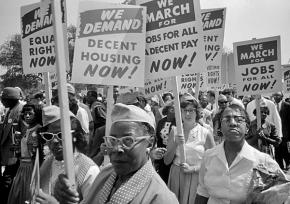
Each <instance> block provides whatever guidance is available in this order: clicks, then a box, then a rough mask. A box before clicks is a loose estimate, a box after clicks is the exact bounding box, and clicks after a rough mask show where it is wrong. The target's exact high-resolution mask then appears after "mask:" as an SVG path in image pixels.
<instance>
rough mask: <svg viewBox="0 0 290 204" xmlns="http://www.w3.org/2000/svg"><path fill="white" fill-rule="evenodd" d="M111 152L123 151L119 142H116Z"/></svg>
mask: <svg viewBox="0 0 290 204" xmlns="http://www.w3.org/2000/svg"><path fill="white" fill-rule="evenodd" d="M112 151H113V152H118V153H123V152H124V149H123V147H122V145H121V144H120V143H119V144H117V145H116V146H114V147H113V150H112Z"/></svg>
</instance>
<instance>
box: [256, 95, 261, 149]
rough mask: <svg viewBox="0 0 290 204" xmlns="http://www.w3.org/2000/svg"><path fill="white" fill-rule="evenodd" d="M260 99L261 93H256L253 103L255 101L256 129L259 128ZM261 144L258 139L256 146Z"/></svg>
mask: <svg viewBox="0 0 290 204" xmlns="http://www.w3.org/2000/svg"><path fill="white" fill-rule="evenodd" d="M260 101H261V95H259V94H258V95H256V99H255V103H256V119H257V130H259V129H260V128H261V126H262V125H261V109H260ZM261 145H262V141H261V139H258V147H259V148H260V147H261Z"/></svg>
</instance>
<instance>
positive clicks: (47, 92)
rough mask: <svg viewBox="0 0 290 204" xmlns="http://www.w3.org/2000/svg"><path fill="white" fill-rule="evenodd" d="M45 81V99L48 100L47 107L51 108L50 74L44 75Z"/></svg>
mask: <svg viewBox="0 0 290 204" xmlns="http://www.w3.org/2000/svg"><path fill="white" fill-rule="evenodd" d="M43 79H44V84H45V99H46V106H51V98H52V94H51V83H50V77H49V72H44V73H43Z"/></svg>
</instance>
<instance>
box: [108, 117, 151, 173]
mask: <svg viewBox="0 0 290 204" xmlns="http://www.w3.org/2000/svg"><path fill="white" fill-rule="evenodd" d="M110 135H111V136H113V137H116V138H118V139H120V138H122V137H125V136H133V137H136V138H138V137H140V136H141V137H142V136H146V135H144V130H143V128H142V127H140V125H139V124H137V123H135V122H116V123H114V124H113V125H112V127H111V132H110ZM147 146H148V142H146V141H145V140H140V141H139V143H137V144H136V143H135V145H133V147H132V148H130V149H127V148H123V147H122V144H120V143H119V144H118V145H117V147H114V148H113V149H112V150H111V151H110V153H109V155H110V160H111V163H112V165H113V167H114V169H115V171H116V173H117V174H118V175H128V174H130V173H132V172H135V171H137V170H138V169H140V168H141V167H142V166H143V165H144V164H145V163H146V162H147V160H148V158H147V154H146V149H147Z"/></svg>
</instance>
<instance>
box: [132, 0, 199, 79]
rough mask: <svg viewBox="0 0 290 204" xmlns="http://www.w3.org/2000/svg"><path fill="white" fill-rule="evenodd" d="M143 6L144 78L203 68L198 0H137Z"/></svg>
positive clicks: (193, 71) (175, 74)
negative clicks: (145, 10) (144, 25)
mask: <svg viewBox="0 0 290 204" xmlns="http://www.w3.org/2000/svg"><path fill="white" fill-rule="evenodd" d="M136 3H137V4H139V5H142V6H146V7H147V24H146V30H147V34H146V50H145V54H146V69H145V76H146V79H155V78H160V77H162V78H167V77H171V76H178V75H181V74H189V73H197V72H203V71H205V52H204V42H203V35H202V23H201V14H200V5H199V1H198V0H137V1H136Z"/></svg>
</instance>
